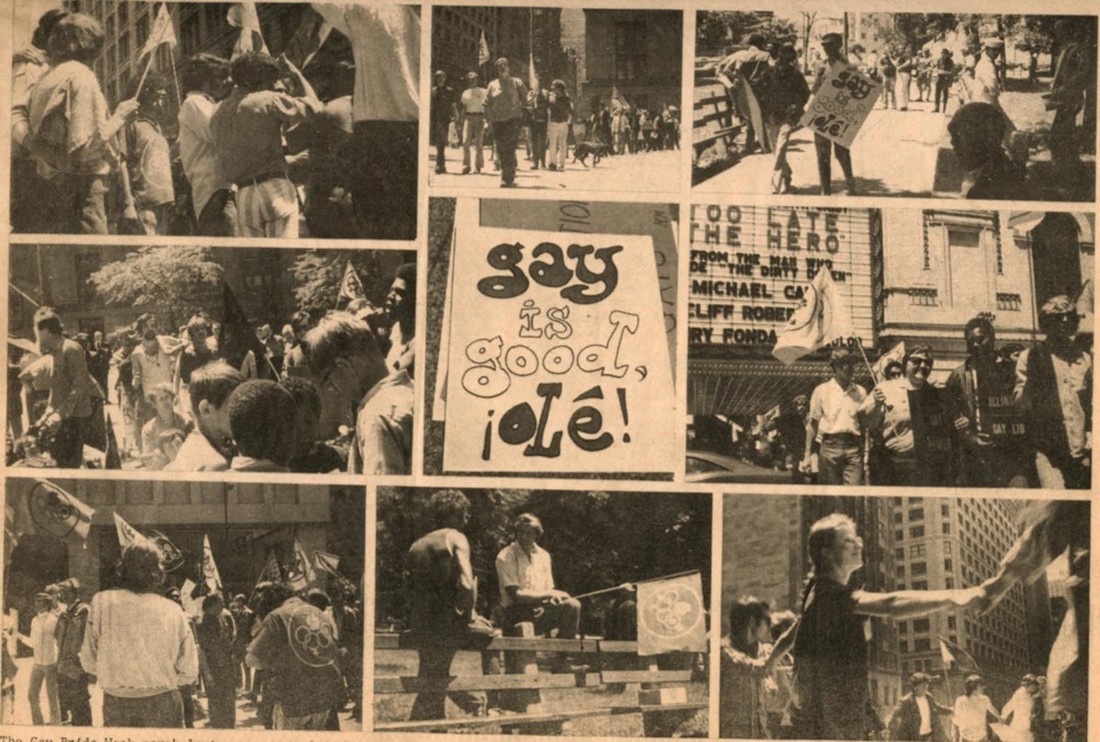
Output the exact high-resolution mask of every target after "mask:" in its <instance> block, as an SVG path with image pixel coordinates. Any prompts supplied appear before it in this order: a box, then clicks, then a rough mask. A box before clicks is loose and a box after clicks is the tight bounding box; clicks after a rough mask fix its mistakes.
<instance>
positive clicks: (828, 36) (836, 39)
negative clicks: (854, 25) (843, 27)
mask: <svg viewBox="0 0 1100 742" xmlns="http://www.w3.org/2000/svg"><path fill="white" fill-rule="evenodd" d="M843 40H844V36H843V35H842V34H839V33H837V32H836V31H830V32H829V33H823V34H821V43H822V44H825V43H836V44H839V43H840V42H841V41H843Z"/></svg>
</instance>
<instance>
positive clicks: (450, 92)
mask: <svg viewBox="0 0 1100 742" xmlns="http://www.w3.org/2000/svg"><path fill="white" fill-rule="evenodd" d="M431 100H432V102H431V108H430V109H429V117H430V123H431V129H430V132H431V140H432V141H431V143H432V146H434V147H435V171H436V172H437V173H445V172H447V128H448V127H449V126H450V124H451V119H454V120H455V121H456V122H457V121H458V108H457V106H456V102H455V91H454V89H453V88H452V87H451V86H450V85H448V84H447V73H446V72H444V71H443V70H436V71H435V75H434V76H433V77H432V99H431Z"/></svg>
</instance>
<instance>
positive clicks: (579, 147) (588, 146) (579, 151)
mask: <svg viewBox="0 0 1100 742" xmlns="http://www.w3.org/2000/svg"><path fill="white" fill-rule="evenodd" d="M609 154H611V147H609V146H607V145H606V144H604V143H603V142H600V141H596V142H577V144H576V146H575V147H573V162H579V163H580V164H582V165H584V166H585V167H588V163H587V162H586V160H587V159H588V156H589V155H592V167H596V165H599V164H600V158H601V157H607V156H608V155H609Z"/></svg>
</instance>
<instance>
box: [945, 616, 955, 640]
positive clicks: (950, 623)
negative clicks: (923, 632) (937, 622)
mask: <svg viewBox="0 0 1100 742" xmlns="http://www.w3.org/2000/svg"><path fill="white" fill-rule="evenodd" d="M947 628H949V629H951V630H954V629H955V617H954V616H948V617H947ZM951 641H955V640H954V639H951Z"/></svg>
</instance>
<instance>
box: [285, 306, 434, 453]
mask: <svg viewBox="0 0 1100 742" xmlns="http://www.w3.org/2000/svg"><path fill="white" fill-rule="evenodd" d="M305 345H306V358H307V360H308V362H309V368H310V371H311V372H312V373H313V377H314V379H316V381H317V385H318V386H319V387H320V388H321V389H322V390H323V391H324V392H325V393H326V394H330V395H332V396H333V397H336V398H338V399H341V400H342V401H343V404H344V407H345V409H353V410H354V411H355V440H354V441H353V442H352V445H351V449H350V450H349V452H348V472H349V473H352V474H364V473H365V474H408V473H409V471H410V468H411V466H412V409H413V383H412V378H410V376H409V374H408V372H407V371H405V370H400V371H394V372H393V373H390V370H389V368H388V367H387V366H386V359H385V357H384V356H383V355H382V353H381V351H380V350H379V348H378V339H377V338H376V337H375V334H374V331H373V330H372V329H371V328H370V325H368V324H367V323H366V322H364V321H363V320H361V319H358V318H357V317H355V316H354V315H351V314H348V313H347V312H332V313H331V314H329V315H328V316H327V317H324V318H323V319H322V320H321V321H320V322H318V323H317V326H316V327H314V328H313V329H312V330H310V331H309V332H308V333H307V334H306V337H305ZM324 432H325V431H322V433H324Z"/></svg>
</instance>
